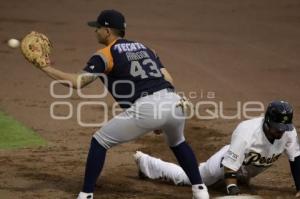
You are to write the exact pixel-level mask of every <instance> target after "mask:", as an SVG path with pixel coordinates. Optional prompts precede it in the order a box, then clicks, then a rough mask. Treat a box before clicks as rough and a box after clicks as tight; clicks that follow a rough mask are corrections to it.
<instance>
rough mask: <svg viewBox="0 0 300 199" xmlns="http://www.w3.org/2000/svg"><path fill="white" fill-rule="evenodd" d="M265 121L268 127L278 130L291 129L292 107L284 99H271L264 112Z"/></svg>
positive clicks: (292, 127)
mask: <svg viewBox="0 0 300 199" xmlns="http://www.w3.org/2000/svg"><path fill="white" fill-rule="evenodd" d="M265 122H266V123H267V124H268V125H269V127H272V128H275V129H277V130H279V131H282V132H283V131H292V130H293V129H294V126H293V108H292V106H291V105H290V104H289V103H288V102H286V101H277V100H276V101H272V102H271V103H270V104H269V105H268V108H267V111H266V114H265Z"/></svg>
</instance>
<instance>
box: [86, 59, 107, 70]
mask: <svg viewBox="0 0 300 199" xmlns="http://www.w3.org/2000/svg"><path fill="white" fill-rule="evenodd" d="M83 70H84V71H86V72H88V73H103V72H104V71H105V62H104V61H103V59H102V57H101V56H99V55H94V56H92V57H91V58H90V60H89V61H88V62H87V65H86V66H85V68H84V69H83Z"/></svg>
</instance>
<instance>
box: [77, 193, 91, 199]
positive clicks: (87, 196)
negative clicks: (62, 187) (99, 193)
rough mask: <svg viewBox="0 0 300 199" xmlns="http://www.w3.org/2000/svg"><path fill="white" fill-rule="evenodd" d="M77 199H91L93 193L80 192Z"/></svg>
mask: <svg viewBox="0 0 300 199" xmlns="http://www.w3.org/2000/svg"><path fill="white" fill-rule="evenodd" d="M77 199H93V193H85V192H80V193H79V195H78V197H77Z"/></svg>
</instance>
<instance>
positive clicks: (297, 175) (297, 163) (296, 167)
mask: <svg viewBox="0 0 300 199" xmlns="http://www.w3.org/2000/svg"><path fill="white" fill-rule="evenodd" d="M290 166H291V172H292V175H293V178H294V182H295V186H296V189H297V191H300V156H297V157H296V158H295V160H294V161H293V162H292V161H290Z"/></svg>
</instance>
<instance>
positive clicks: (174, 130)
mask: <svg viewBox="0 0 300 199" xmlns="http://www.w3.org/2000/svg"><path fill="white" fill-rule="evenodd" d="M173 100H175V102H174V104H173V110H172V113H171V114H169V116H168V120H167V123H166V124H165V125H164V127H163V130H164V132H165V135H166V138H167V142H168V144H169V146H170V148H171V150H172V151H173V153H174V155H175V156H176V159H177V161H178V163H179V165H180V166H181V167H182V169H183V170H184V172H185V173H186V175H187V176H188V178H189V181H190V182H191V184H192V191H193V198H194V199H198V198H199V199H203V198H209V195H208V192H207V188H206V186H205V185H204V184H203V182H202V179H201V176H200V172H199V168H198V162H197V159H196V156H195V154H194V152H193V150H192V148H191V147H190V146H189V144H188V143H187V142H186V141H185V138H184V135H183V134H184V133H183V132H184V125H185V119H184V118H183V117H184V114H183V112H182V109H181V107H176V105H175V104H176V103H177V102H178V100H180V97H179V96H178V95H176V94H175V93H174V94H173ZM169 101H172V100H169ZM174 105H175V106H174Z"/></svg>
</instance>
